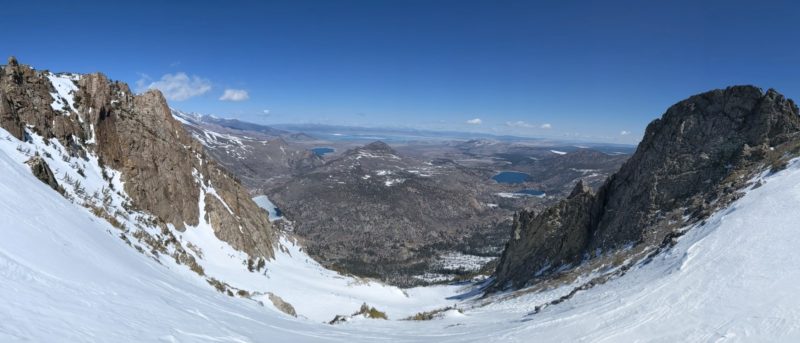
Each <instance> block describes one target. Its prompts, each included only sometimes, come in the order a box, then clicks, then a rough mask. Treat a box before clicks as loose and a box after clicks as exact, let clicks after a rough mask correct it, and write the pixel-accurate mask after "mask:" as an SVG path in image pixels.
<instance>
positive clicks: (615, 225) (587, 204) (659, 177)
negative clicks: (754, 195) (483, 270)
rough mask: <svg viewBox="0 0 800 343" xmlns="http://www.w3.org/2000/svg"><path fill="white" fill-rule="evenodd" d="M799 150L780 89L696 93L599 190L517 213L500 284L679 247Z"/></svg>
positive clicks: (796, 125) (797, 132)
mask: <svg viewBox="0 0 800 343" xmlns="http://www.w3.org/2000/svg"><path fill="white" fill-rule="evenodd" d="M799 152H800V117H798V108H797V106H796V105H795V103H794V102H793V101H792V100H789V99H786V98H785V97H784V96H782V95H781V94H779V93H777V92H776V91H774V90H772V89H770V90H768V91H766V92H764V91H762V90H761V89H759V88H756V87H752V86H735V87H729V88H727V89H724V90H714V91H710V92H706V93H702V94H698V95H695V96H692V97H690V98H688V99H686V100H684V101H681V102H679V103H677V104H675V105H673V106H672V107H670V108H669V109H668V110H667V112H666V113H665V114H664V115H663V116H662V118H660V119H656V120H655V121H653V122H652V123H650V125H648V127H647V130H646V133H645V136H644V139H643V140H642V142H641V143H640V144H639V146H638V148H637V150H636V153H635V154H634V155H633V156H632V157H631V158H630V159H629V160H628V161H627V162H625V164H623V166H622V168H621V169H620V171H619V172H617V173H616V174H614V175H612V176H611V177H610V178H609V179H608V180H607V181H606V182H605V183H604V184H603V185H602V186H601V187H600V188H599V190H598V191H597V192H596V193H593V192H591V190H590V189H589V188H588V187H584V185H583V184H582V183H581V184H579V185H577V186H576V187H575V190H574V191H573V192H572V193H571V195H570V196H569V197H568V198H567V199H565V200H563V201H561V202H560V203H558V204H556V205H555V206H553V207H551V208H549V209H547V210H545V211H543V212H541V213H533V212H528V211H522V212H520V213H518V214H517V215H515V218H514V223H513V233H512V237H511V240H510V241H509V243H508V245H507V246H506V249H505V251H504V252H503V255H502V257H501V260H500V262H499V264H498V267H497V269H496V271H495V278H496V279H495V283H494V286H493V287H494V289H495V290H499V289H506V288H519V287H524V286H527V285H531V284H534V283H537V282H540V281H543V280H545V279H548V278H552V277H553V276H554V275H557V274H560V273H562V272H565V271H568V270H570V269H572V268H575V267H576V266H579V265H581V264H584V263H585V262H587V261H591V260H597V259H604V258H605V259H608V260H609V261H616V262H612V263H613V264H616V265H620V264H621V263H622V262H620V261H622V260H624V259H625V258H626V257H630V256H632V255H635V254H639V255H640V256H646V255H647V254H652V253H653V251H658V250H659V249H661V248H664V247H669V246H671V245H672V244H674V241H675V238H676V237H678V236H680V235H681V234H683V231H682V228H684V227H687V225H689V224H691V223H693V222H698V221H701V220H703V219H704V218H706V217H707V216H709V215H710V214H712V213H713V212H714V211H715V210H716V209H719V208H722V207H724V206H726V205H727V204H730V203H731V202H732V201H733V200H735V199H738V198H739V197H740V196H741V194H742V193H741V192H739V190H741V189H743V188H744V187H747V186H748V185H749V182H750V180H752V178H753V177H754V176H755V175H756V174H757V173H759V172H761V171H763V170H765V169H770V168H772V169H779V168H781V166H783V165H785V162H786V160H787V159H788V158H789V157H791V156H796V155H797V154H798V153H799ZM756 186H757V185H756Z"/></svg>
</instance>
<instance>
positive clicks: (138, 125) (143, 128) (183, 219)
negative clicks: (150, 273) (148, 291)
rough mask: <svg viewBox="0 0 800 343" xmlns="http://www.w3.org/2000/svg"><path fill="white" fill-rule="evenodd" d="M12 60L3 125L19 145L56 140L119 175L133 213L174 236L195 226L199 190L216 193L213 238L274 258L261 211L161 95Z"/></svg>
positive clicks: (0, 108) (4, 72) (0, 77)
mask: <svg viewBox="0 0 800 343" xmlns="http://www.w3.org/2000/svg"><path fill="white" fill-rule="evenodd" d="M11 62H12V61H11V60H9V64H8V65H6V66H4V67H2V68H0V127H2V128H3V129H5V130H7V131H8V132H9V133H10V134H11V135H13V136H14V137H16V138H18V139H21V140H24V139H26V130H30V132H33V133H36V134H38V135H40V136H42V137H43V138H44V139H45V140H49V139H57V140H58V141H59V142H60V143H61V144H62V145H63V146H65V147H67V149H68V150H69V154H70V155H71V156H76V157H82V158H86V156H87V155H88V154H90V153H91V154H94V155H96V156H97V157H98V159H99V160H100V161H101V163H102V164H104V165H106V166H109V167H111V168H113V169H116V170H118V171H120V172H121V174H122V181H123V182H124V187H125V191H126V193H127V194H128V195H129V196H130V197H131V199H132V200H133V204H132V205H133V206H134V207H135V208H137V209H140V210H143V211H146V212H149V213H151V214H153V215H154V216H156V217H157V218H158V219H159V220H161V221H162V222H163V223H164V224H172V225H174V227H175V228H177V229H178V230H185V229H186V228H187V226H195V225H197V224H198V223H199V220H200V205H199V204H198V201H199V200H200V195H201V189H211V188H213V189H214V190H215V192H216V194H217V195H218V197H211V196H207V197H205V204H203V205H202V206H203V207H204V209H205V212H206V215H207V216H208V217H209V218H210V219H209V222H210V223H211V224H212V227H213V228H214V231H215V234H216V235H217V237H218V238H220V239H222V240H224V241H226V242H228V243H230V244H231V245H232V246H233V247H234V248H236V249H238V250H242V251H244V252H246V253H248V254H250V255H251V256H256V257H271V256H273V251H272V244H273V241H274V233H273V228H272V226H271V225H270V223H269V221H268V220H267V217H266V215H265V214H264V212H263V211H262V210H261V209H260V208H258V207H257V205H256V204H255V203H253V202H252V200H251V199H250V196H249V194H248V192H247V191H246V190H245V189H244V188H243V187H242V186H241V185H240V184H239V182H238V181H237V179H236V178H234V177H233V176H232V175H230V174H229V173H228V172H227V171H226V170H224V169H223V168H222V167H220V166H219V165H217V164H216V163H214V162H213V161H212V160H211V159H210V158H208V156H207V154H206V152H205V151H204V150H203V147H202V145H201V144H200V143H198V142H197V141H196V140H194V139H193V138H192V137H191V135H189V134H188V133H187V132H186V131H185V130H184V128H183V127H182V125H181V124H180V123H179V122H177V121H176V120H175V119H173V117H172V115H171V113H170V109H169V107H168V105H167V102H166V100H165V99H164V97H163V96H162V95H161V93H160V92H159V91H156V90H150V91H147V92H145V93H144V94H139V95H136V94H133V93H132V92H131V90H130V89H129V87H128V86H127V85H126V84H124V83H121V82H116V81H111V80H108V78H106V77H105V76H104V75H103V74H100V73H95V74H88V75H77V74H53V73H49V72H47V71H39V70H35V69H33V68H31V67H29V66H25V65H21V64H19V63H17V62H16V60H14V61H13V63H11ZM54 78H58V80H59V81H54ZM56 87H61V89H56ZM64 89H71V90H70V91H69V92H68V94H66V93H65V91H64ZM65 94H66V95H65ZM67 98H71V99H67ZM220 199H222V201H224V203H225V204H223V203H222V201H220Z"/></svg>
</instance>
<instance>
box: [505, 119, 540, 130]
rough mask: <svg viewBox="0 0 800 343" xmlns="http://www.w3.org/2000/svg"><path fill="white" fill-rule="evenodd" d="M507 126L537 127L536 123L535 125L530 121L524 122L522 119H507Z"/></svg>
mask: <svg viewBox="0 0 800 343" xmlns="http://www.w3.org/2000/svg"><path fill="white" fill-rule="evenodd" d="M506 126H509V127H522V128H526V129H530V128H533V127H536V125H533V124H530V123H526V122H524V121H522V120H517V121H507V122H506Z"/></svg>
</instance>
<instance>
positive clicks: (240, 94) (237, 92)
mask: <svg viewBox="0 0 800 343" xmlns="http://www.w3.org/2000/svg"><path fill="white" fill-rule="evenodd" d="M219 99H220V100H222V101H245V100H247V99H250V94H247V91H246V90H244V89H230V88H228V89H226V90H225V93H223V94H222V96H221V97H219Z"/></svg>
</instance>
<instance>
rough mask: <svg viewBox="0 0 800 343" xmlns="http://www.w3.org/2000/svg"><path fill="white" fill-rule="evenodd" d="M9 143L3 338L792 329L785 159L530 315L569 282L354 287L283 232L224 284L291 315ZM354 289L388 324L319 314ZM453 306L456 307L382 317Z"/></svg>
mask: <svg viewBox="0 0 800 343" xmlns="http://www.w3.org/2000/svg"><path fill="white" fill-rule="evenodd" d="M10 154H11V152H9V151H7V150H2V149H0V175H2V176H1V177H0V213H1V214H2V221H0V341H3V342H13V341H36V342H56V341H59V342H150V341H163V342H304V341H308V342H312V341H313V342H316V341H342V342H353V341H370V342H375V341H387V342H416V341H431V342H448V341H451V342H464V341H474V342H487V341H503V342H509V341H520V342H531V341H565V342H576V341H578V342H580V341H591V342H604V341H605V342H624V341H636V340H644V341H663V342H674V341H684V342H686V341H697V342H709V341H769V342H777V341H798V340H800V297H797V296H796V291H797V289H798V284H800V268H798V267H797V266H798V265H800V255H798V253H797V246H799V245H800V235H798V224H797V223H798V222H800V213H798V211H797V210H796V209H797V208H798V206H800V182H798V180H800V162H798V161H794V162H793V163H791V164H790V166H789V168H787V169H786V170H784V171H781V172H779V173H777V174H775V175H770V176H766V175H765V176H763V181H762V182H764V184H763V186H761V187H759V188H757V189H753V190H750V191H748V194H747V195H746V196H745V197H743V198H742V199H740V200H739V201H737V202H736V203H734V204H733V205H732V206H730V207H729V208H727V209H725V210H723V211H720V212H719V213H717V214H715V215H714V216H713V217H711V218H710V219H709V220H707V221H706V223H705V224H704V225H701V226H698V227H695V228H693V229H692V230H691V231H689V232H688V233H687V234H686V235H685V236H683V238H681V240H680V242H679V243H678V244H677V245H676V246H675V247H674V248H673V249H671V250H670V251H668V252H666V253H664V254H662V255H660V256H658V257H656V258H655V259H654V260H653V261H651V262H650V263H648V264H638V265H636V266H634V267H633V268H631V270H630V271H629V272H628V273H627V274H626V275H625V276H623V277H620V278H617V279H614V280H612V281H610V282H608V283H606V284H603V285H599V286H596V287H594V288H592V289H590V290H587V291H582V292H578V293H577V294H576V295H575V296H574V297H572V298H571V299H569V300H567V301H565V302H562V303H560V304H558V305H553V306H549V307H546V308H544V309H543V310H542V311H540V312H539V313H537V314H531V313H532V312H533V311H534V309H535V307H536V306H538V305H541V304H543V303H546V302H548V301H550V300H553V299H556V298H558V297H560V296H562V295H565V294H567V293H569V291H571V290H572V288H573V287H574V285H573V287H570V285H564V286H562V287H559V288H556V289H552V290H548V291H543V292H537V293H531V294H527V295H522V296H519V297H515V298H512V299H510V300H504V301H496V302H491V303H489V304H488V305H485V306H478V304H480V303H482V301H481V302H478V300H476V299H475V296H477V295H478V292H471V291H472V290H473V289H474V287H476V285H464V286H438V287H425V288H417V289H411V290H401V289H398V288H395V287H390V286H383V285H379V284H375V283H366V282H362V281H361V280H356V279H352V278H346V277H343V276H338V275H336V274H335V273H333V272H331V271H328V270H324V269H322V268H321V267H319V265H318V264H317V263H316V262H314V261H311V260H309V259H308V258H307V257H306V256H304V254H303V253H302V251H301V250H299V248H297V247H296V246H295V245H293V244H292V243H291V242H290V241H289V240H286V239H284V240H282V244H283V246H284V248H285V249H284V251H283V252H282V253H280V254H278V255H279V256H278V258H277V259H276V260H275V261H272V262H270V263H268V264H267V270H268V273H267V275H266V276H268V277H266V278H261V279H258V280H262V281H258V280H255V279H254V280H255V281H254V280H249V279H248V280H236V279H235V277H233V280H231V281H230V282H233V283H236V282H240V283H243V284H249V283H253V282H264V283H266V284H267V285H270V286H269V287H267V288H270V289H272V290H274V291H275V292H276V293H278V292H280V293H283V294H280V295H281V296H282V297H284V298H285V300H287V301H288V302H289V303H292V304H293V305H294V306H295V307H296V310H297V312H298V314H299V316H300V317H299V318H294V317H291V316H288V315H286V314H284V313H281V312H279V311H278V310H276V309H275V308H274V307H272V305H271V304H270V303H269V302H268V301H264V303H263V304H259V302H257V301H255V300H251V299H246V298H239V297H229V296H226V295H224V294H222V293H219V292H217V291H215V290H214V288H212V287H210V286H209V285H208V284H207V283H206V281H205V280H203V279H201V278H199V277H197V275H196V274H193V273H192V272H190V271H189V270H188V269H186V268H178V267H176V266H175V265H168V264H167V262H164V263H165V264H163V265H162V264H159V263H157V262H156V261H154V260H153V259H150V258H146V257H144V256H143V255H142V254H140V253H138V252H137V251H136V250H134V249H132V248H130V247H128V246H127V245H125V243H124V242H123V241H122V240H120V239H119V238H117V237H116V235H115V232H116V231H115V230H116V229H114V228H113V227H112V226H111V225H109V224H108V223H106V222H105V221H103V220H101V219H98V218H96V217H94V216H93V215H92V214H91V213H90V212H89V211H88V210H86V209H83V208H81V207H78V206H77V205H74V204H72V203H70V202H68V201H67V200H65V199H64V198H62V197H61V196H59V195H58V194H57V193H55V192H54V191H53V190H51V189H49V188H48V187H47V186H46V185H44V184H43V183H41V182H40V181H38V180H37V179H35V178H34V177H33V176H32V175H31V173H30V171H29V170H28V167H27V166H25V165H24V164H22V163H20V161H19V160H18V159H16V158H12V156H11V155H10ZM198 240H201V238H198ZM220 268H221V269H220V270H219V271H216V272H217V273H219V274H224V273H225V270H224V269H225V268H224V267H220ZM270 268H272V269H270ZM208 270H209V272H210V273H214V272H215V270H213V269H208ZM484 300H485V299H484ZM365 301H366V302H367V303H369V305H371V306H375V307H376V308H378V309H379V310H383V311H386V312H387V314H388V315H389V318H390V319H391V320H386V321H385V320H367V319H360V320H359V319H354V320H352V321H349V322H346V323H343V324H338V325H328V324H324V323H323V321H328V320H330V319H332V317H331V316H330V314H332V313H340V314H349V313H352V312H354V311H355V310H357V309H358V305H359V304H361V303H362V302H365ZM456 304H457V306H458V307H459V308H461V309H463V310H464V312H463V313H461V312H459V311H448V312H445V313H444V315H443V316H442V318H439V319H434V320H430V321H401V320H397V319H400V318H403V317H405V316H408V315H412V314H413V313H415V312H420V311H428V310H433V309H436V308H442V307H445V306H451V305H456Z"/></svg>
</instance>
